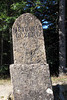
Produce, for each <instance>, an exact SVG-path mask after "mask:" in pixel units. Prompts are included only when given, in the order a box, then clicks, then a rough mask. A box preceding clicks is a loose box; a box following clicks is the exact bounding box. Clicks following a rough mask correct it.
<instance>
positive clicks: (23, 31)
mask: <svg viewBox="0 0 67 100" xmlns="http://www.w3.org/2000/svg"><path fill="white" fill-rule="evenodd" d="M37 29H39V31H37ZM13 30H14V33H15V37H16V38H17V39H20V38H25V37H29V38H30V37H40V36H41V34H42V26H41V25H39V26H38V27H37V26H29V27H20V26H17V27H16V28H14V29H13Z"/></svg>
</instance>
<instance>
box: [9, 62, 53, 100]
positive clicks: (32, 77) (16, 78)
mask: <svg viewBox="0 0 67 100" xmlns="http://www.w3.org/2000/svg"><path fill="white" fill-rule="evenodd" d="M11 77H12V83H13V89H14V91H13V94H14V100H53V91H52V87H51V80H50V73H49V69H48V65H47V64H45V65H44V64H43V65H41V64H29V65H28V64H25V65H22V64H13V65H11Z"/></svg>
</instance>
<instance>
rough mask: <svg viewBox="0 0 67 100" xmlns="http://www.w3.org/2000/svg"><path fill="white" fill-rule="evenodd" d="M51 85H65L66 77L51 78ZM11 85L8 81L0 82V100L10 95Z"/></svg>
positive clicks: (5, 99)
mask: <svg viewBox="0 0 67 100" xmlns="http://www.w3.org/2000/svg"><path fill="white" fill-rule="evenodd" d="M51 80H52V85H53V86H56V85H57V84H59V85H64V84H66V85H67V76H62V77H51ZM12 90H13V89H12V84H11V81H10V79H5V80H3V79H1V80H0V100H8V99H7V98H8V96H9V95H10V94H11V93H12Z"/></svg>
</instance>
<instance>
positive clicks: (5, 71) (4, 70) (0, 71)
mask: <svg viewBox="0 0 67 100" xmlns="http://www.w3.org/2000/svg"><path fill="white" fill-rule="evenodd" d="M6 77H9V67H8V65H2V66H0V78H6Z"/></svg>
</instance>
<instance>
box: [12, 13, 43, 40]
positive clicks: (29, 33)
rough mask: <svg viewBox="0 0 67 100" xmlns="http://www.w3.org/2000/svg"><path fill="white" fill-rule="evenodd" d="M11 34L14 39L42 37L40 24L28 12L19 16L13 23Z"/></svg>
mask: <svg viewBox="0 0 67 100" xmlns="http://www.w3.org/2000/svg"><path fill="white" fill-rule="evenodd" d="M12 35H14V36H13V37H14V38H16V39H21V38H26V37H28V38H30V37H35V38H36V37H37V38H38V37H39V38H43V29H42V24H41V22H40V20H39V19H37V18H36V17H35V16H34V15H32V14H30V13H24V14H22V15H21V16H19V17H18V18H17V19H16V21H15V22H14V24H13V27H12Z"/></svg>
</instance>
